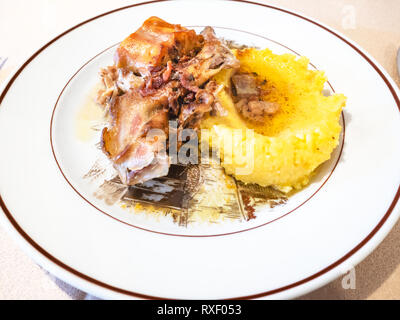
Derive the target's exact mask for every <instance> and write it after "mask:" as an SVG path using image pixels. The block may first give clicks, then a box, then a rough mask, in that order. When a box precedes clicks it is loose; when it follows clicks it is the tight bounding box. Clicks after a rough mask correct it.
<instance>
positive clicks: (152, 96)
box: [98, 17, 238, 185]
mask: <svg viewBox="0 0 400 320" xmlns="http://www.w3.org/2000/svg"><path fill="white" fill-rule="evenodd" d="M202 34H203V35H196V33H195V31H194V30H188V29H186V28H183V27H181V26H180V25H173V24H169V23H167V22H165V21H163V20H161V19H159V18H157V17H151V18H149V19H147V20H146V21H145V22H144V23H143V25H142V26H141V28H139V29H138V30H137V31H136V32H135V33H133V34H131V35H130V36H129V37H128V38H126V39H125V40H124V41H123V42H122V43H121V45H120V46H119V47H118V49H117V52H116V55H115V64H116V65H115V66H112V67H108V68H105V69H103V70H102V72H101V76H102V81H103V85H104V88H103V89H102V90H100V91H99V96H98V102H99V103H100V104H102V105H103V106H104V107H105V108H106V110H108V114H109V116H110V119H111V121H110V123H109V125H108V127H107V128H105V129H104V130H103V133H102V148H103V151H104V153H105V154H106V155H107V156H108V157H109V159H110V160H111V161H112V162H113V165H114V167H115V169H116V170H117V171H118V174H119V176H120V178H121V181H122V182H123V183H124V184H126V185H134V184H137V183H141V182H144V181H147V180H150V179H153V178H156V177H160V176H165V175H167V174H168V169H169V157H168V155H167V152H166V151H167V150H166V149H167V136H168V120H170V117H172V119H176V120H177V121H178V128H177V133H178V136H179V134H180V132H182V130H183V129H185V128H191V129H194V130H196V129H197V128H198V127H199V123H200V120H201V119H202V118H203V117H204V115H205V114H207V113H208V112H210V111H212V110H213V108H214V109H215V110H216V108H215V105H216V103H215V98H214V97H215V94H216V92H217V91H218V89H219V88H218V86H217V85H216V84H215V82H214V81H209V80H210V78H211V77H212V76H213V75H215V74H216V73H218V72H219V71H220V70H222V69H225V68H236V67H237V66H238V61H237V60H236V58H235V57H234V55H233V54H232V53H231V52H230V50H229V49H228V48H226V47H225V46H224V45H223V44H222V43H221V42H220V41H219V40H218V39H217V38H216V36H215V34H214V31H213V29H212V28H210V27H207V28H206V29H205V30H204V31H203V33H202ZM154 131H157V132H154ZM149 133H155V134H156V135H157V136H158V137H157V139H149V136H148V134H149ZM160 134H161V135H160ZM180 145H181V144H180V143H178V148H179V147H180Z"/></svg>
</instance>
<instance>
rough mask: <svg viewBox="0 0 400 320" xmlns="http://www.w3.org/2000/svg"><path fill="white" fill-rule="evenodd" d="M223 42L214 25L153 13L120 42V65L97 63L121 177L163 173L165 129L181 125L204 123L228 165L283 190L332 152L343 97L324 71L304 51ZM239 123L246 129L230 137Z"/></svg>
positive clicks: (204, 133) (107, 134)
mask: <svg viewBox="0 0 400 320" xmlns="http://www.w3.org/2000/svg"><path fill="white" fill-rule="evenodd" d="M227 43H228V42H226V41H223V40H220V39H218V38H217V37H216V35H215V32H214V30H213V28H211V27H206V28H205V29H204V30H203V31H202V32H201V33H200V34H196V32H195V31H194V30H189V29H187V28H185V27H182V26H181V25H177V24H170V23H168V22H165V21H163V20H162V19H160V18H157V17H151V18H149V19H147V20H146V21H145V22H144V23H143V25H142V26H141V27H140V28H139V29H138V30H137V31H136V32H134V33H133V34H131V35H130V36H128V37H127V38H126V39H125V40H124V41H122V42H121V44H120V45H119V46H118V48H117V50H116V53H115V57H114V65H112V66H109V67H106V68H104V69H102V70H101V72H100V75H101V79H102V88H101V89H100V91H99V92H98V97H97V102H98V103H99V104H101V105H102V106H103V107H104V108H105V109H106V110H107V115H108V116H107V117H108V125H107V126H106V127H105V128H104V129H103V131H102V138H101V145H102V150H103V152H104V153H105V154H106V155H107V157H108V158H109V160H110V161H111V162H112V164H113V166H114V168H115V169H116V171H117V172H118V175H119V177H120V180H121V181H122V183H123V184H125V185H128V186H132V185H136V184H139V183H143V182H145V181H148V180H151V179H154V178H157V177H163V176H166V175H167V174H168V171H169V168H170V165H171V157H170V155H169V149H171V141H170V139H169V137H170V136H171V134H177V135H178V137H179V136H180V135H181V134H182V132H183V130H185V129H191V130H192V131H193V132H195V133H198V132H199V131H200V130H199V129H201V140H202V141H203V142H205V143H206V144H208V145H209V146H210V147H211V148H215V150H217V153H219V155H220V158H221V160H222V162H221V165H222V167H223V168H224V169H225V171H226V173H228V174H230V175H232V176H233V177H235V178H236V179H238V180H241V181H243V182H245V183H252V184H258V185H261V186H273V187H275V188H277V189H279V190H281V191H284V192H288V191H290V190H292V189H293V188H296V189H299V188H301V187H303V186H304V185H306V184H307V183H308V181H309V179H310V177H311V175H312V173H313V172H314V170H315V169H316V168H317V167H318V166H319V165H320V164H321V163H323V162H324V161H326V160H328V159H329V158H330V156H331V153H332V151H333V150H334V148H335V147H336V146H337V144H338V141H339V135H340V132H341V126H340V124H339V118H340V114H341V110H342V108H343V107H344V105H345V101H346V98H345V97H344V96H343V95H340V94H338V95H336V94H335V95H332V96H324V95H323V94H322V91H323V89H324V84H325V82H326V77H325V75H324V73H323V72H321V71H312V70H309V69H308V60H307V59H306V58H296V57H295V56H293V55H290V54H284V55H275V54H273V53H272V52H271V51H270V50H268V49H265V50H258V49H254V48H240V49H232V48H230V47H228V45H227ZM171 120H174V121H176V122H177V126H176V127H175V128H172V127H171V126H170V125H169V122H170V121H171ZM238 130H239V131H243V133H246V134H243V135H241V138H240V139H231V140H229V139H224V138H225V137H229V136H230V137H233V136H234V134H235V132H237V131H238ZM249 130H253V131H252V135H251V136H250V134H247V133H248V132H249ZM172 131H174V132H172ZM150 132H158V133H160V134H159V135H157V136H152V135H150V138H149V133H150ZM225 140H227V141H228V142H226V141H225ZM229 141H230V142H229ZM183 144H184V142H182V141H181V140H179V139H178V143H177V148H178V150H179V148H181V147H182V145H183ZM249 145H254V148H253V150H252V151H251V152H252V153H251V154H250V151H249V149H248V148H247V147H248V146H249ZM246 148H247V149H246ZM229 150H234V152H228V151H229ZM243 150H244V152H243ZM246 150H247V151H246ZM239 158H240V159H239ZM243 159H244V160H243ZM249 162H252V170H250V171H249V172H246V173H244V172H243V170H240V169H243V167H244V166H248V164H249Z"/></svg>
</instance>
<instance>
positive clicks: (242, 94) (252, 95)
mask: <svg viewBox="0 0 400 320" xmlns="http://www.w3.org/2000/svg"><path fill="white" fill-rule="evenodd" d="M231 81H232V91H233V96H234V102H235V107H236V109H237V110H238V111H239V112H240V113H241V114H242V116H243V117H244V118H246V119H247V120H250V121H254V122H259V123H262V122H264V121H265V117H266V116H272V115H274V114H276V113H277V112H278V111H279V109H280V107H279V104H278V103H276V102H270V101H264V100H263V98H262V96H263V95H265V93H264V92H263V90H262V89H261V84H260V83H259V81H258V80H257V78H256V76H255V75H254V74H249V73H237V74H235V75H233V76H232V78H231Z"/></svg>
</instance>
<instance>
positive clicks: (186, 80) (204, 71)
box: [177, 27, 239, 92]
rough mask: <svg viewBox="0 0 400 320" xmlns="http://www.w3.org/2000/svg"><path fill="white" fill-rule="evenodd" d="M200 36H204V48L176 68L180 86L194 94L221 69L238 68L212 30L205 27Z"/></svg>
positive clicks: (235, 61) (228, 51) (237, 62)
mask: <svg viewBox="0 0 400 320" xmlns="http://www.w3.org/2000/svg"><path fill="white" fill-rule="evenodd" d="M201 34H202V35H203V36H204V46H203V48H202V49H201V51H200V52H199V53H198V54H197V55H196V56H195V57H194V58H192V59H190V60H189V61H188V62H184V63H182V64H181V65H179V66H178V67H177V70H178V74H179V79H180V81H181V83H182V85H183V86H184V87H185V88H186V89H188V90H190V91H194V92H197V91H198V90H199V87H200V86H201V85H203V84H204V83H205V82H207V81H208V80H209V79H210V78H211V77H213V76H214V75H216V74H217V73H218V72H220V71H221V70H222V69H228V68H238V67H239V61H238V60H237V59H236V57H235V56H234V55H233V53H232V52H231V51H230V50H229V49H228V48H227V47H226V46H225V45H223V44H222V43H221V41H220V40H218V38H217V37H216V36H215V33H214V30H213V28H211V27H206V28H205V29H204V30H203V31H202V33H201Z"/></svg>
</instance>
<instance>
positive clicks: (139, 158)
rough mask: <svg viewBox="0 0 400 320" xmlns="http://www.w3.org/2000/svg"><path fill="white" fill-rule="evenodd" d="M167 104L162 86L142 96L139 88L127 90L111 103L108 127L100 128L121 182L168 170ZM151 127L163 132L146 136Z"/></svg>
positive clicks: (132, 180) (166, 92)
mask: <svg viewBox="0 0 400 320" xmlns="http://www.w3.org/2000/svg"><path fill="white" fill-rule="evenodd" d="M167 105H168V90H164V91H161V92H159V93H158V94H157V95H156V96H149V97H145V98H144V97H142V96H141V95H140V94H139V93H138V91H129V92H127V93H126V94H124V95H122V96H118V97H117V98H116V99H115V103H114V104H113V105H112V106H111V108H110V116H111V119H112V122H111V127H110V128H104V130H103V133H102V147H103V151H104V152H105V153H106V154H107V155H108V157H109V158H110V160H111V161H112V162H113V163H114V167H115V169H116V170H117V171H118V174H119V176H120V178H121V181H122V182H123V183H124V184H128V185H133V184H136V183H139V182H143V181H145V180H143V177H146V179H147V178H149V179H152V178H155V177H159V176H163V175H166V174H167V173H168V168H169V162H168V157H167V156H166V154H165V152H166V150H165V148H166V131H165V130H166V129H167V128H168V115H167V109H166V106H167ZM151 129H154V130H155V129H158V130H159V133H164V134H161V135H160V136H159V137H158V139H157V140H155V139H149V138H148V137H146V135H147V133H148V132H149V130H151ZM143 170H144V171H146V172H143ZM147 171H148V172H147Z"/></svg>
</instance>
